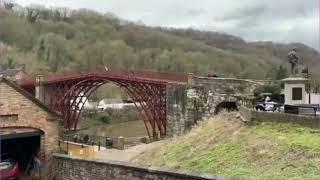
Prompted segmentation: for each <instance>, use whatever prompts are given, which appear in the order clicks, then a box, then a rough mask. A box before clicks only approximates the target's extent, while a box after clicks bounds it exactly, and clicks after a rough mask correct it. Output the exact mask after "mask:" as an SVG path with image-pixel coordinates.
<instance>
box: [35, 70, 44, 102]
mask: <svg viewBox="0 0 320 180" xmlns="http://www.w3.org/2000/svg"><path fill="white" fill-rule="evenodd" d="M43 79H44V77H43V76H42V75H37V77H36V98H37V99H38V100H40V101H41V102H43V103H44V87H43Z"/></svg>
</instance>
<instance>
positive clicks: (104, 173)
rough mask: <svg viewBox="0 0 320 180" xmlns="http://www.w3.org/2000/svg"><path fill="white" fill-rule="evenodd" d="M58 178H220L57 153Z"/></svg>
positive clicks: (63, 179)
mask: <svg viewBox="0 0 320 180" xmlns="http://www.w3.org/2000/svg"><path fill="white" fill-rule="evenodd" d="M53 157H54V158H53V159H54V169H55V179H56V180H91V179H94V180H109V179H112V180H141V179H149V180H160V179H161V180H169V179H170V180H171V179H172V180H196V179H199V180H200V179H202V180H206V179H219V178H217V177H216V176H213V175H211V174H195V173H187V172H184V171H172V170H164V169H160V168H151V167H149V168H148V167H140V166H137V165H133V164H129V163H126V162H117V161H98V160H86V159H81V158H76V157H70V156H67V155H62V154H55V155H54V156H53Z"/></svg>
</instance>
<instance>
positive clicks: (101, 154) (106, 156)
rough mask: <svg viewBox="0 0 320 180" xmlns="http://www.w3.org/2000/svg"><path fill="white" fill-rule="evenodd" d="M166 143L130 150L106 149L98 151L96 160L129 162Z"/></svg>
mask: <svg viewBox="0 0 320 180" xmlns="http://www.w3.org/2000/svg"><path fill="white" fill-rule="evenodd" d="M165 142H167V140H162V141H157V142H153V143H149V144H140V145H137V146H132V147H129V148H128V149H125V150H118V149H105V150H102V151H97V152H96V156H95V159H99V160H114V161H127V162H128V161H130V160H131V159H132V158H134V157H136V156H137V155H139V154H141V153H143V152H144V151H146V150H149V149H152V148H155V147H158V146H161V145H162V144H164V143H165Z"/></svg>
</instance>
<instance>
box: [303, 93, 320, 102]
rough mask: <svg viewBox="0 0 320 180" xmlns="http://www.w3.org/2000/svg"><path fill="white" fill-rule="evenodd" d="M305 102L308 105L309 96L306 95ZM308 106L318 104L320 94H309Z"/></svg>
mask: <svg viewBox="0 0 320 180" xmlns="http://www.w3.org/2000/svg"><path fill="white" fill-rule="evenodd" d="M306 102H307V103H309V94H306ZM310 104H320V94H313V93H311V103H310Z"/></svg>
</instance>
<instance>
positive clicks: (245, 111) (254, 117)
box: [239, 106, 320, 128]
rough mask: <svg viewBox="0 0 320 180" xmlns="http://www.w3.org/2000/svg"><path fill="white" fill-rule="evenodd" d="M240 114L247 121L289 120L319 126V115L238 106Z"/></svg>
mask: <svg viewBox="0 0 320 180" xmlns="http://www.w3.org/2000/svg"><path fill="white" fill-rule="evenodd" d="M239 112H240V114H241V116H242V117H243V118H244V119H245V120H246V121H248V122H290V123H297V124H300V125H302V126H306V127H311V128H320V119H319V117H314V116H303V115H296V114H287V113H279V112H264V111H255V110H253V109H249V108H246V107H243V106H241V107H239Z"/></svg>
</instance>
